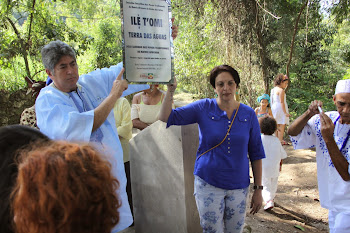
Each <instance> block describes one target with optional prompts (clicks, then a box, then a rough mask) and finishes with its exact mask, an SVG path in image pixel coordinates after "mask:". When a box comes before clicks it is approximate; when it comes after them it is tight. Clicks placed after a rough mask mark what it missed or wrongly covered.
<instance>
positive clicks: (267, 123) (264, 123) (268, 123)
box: [259, 116, 277, 135]
mask: <svg viewBox="0 0 350 233" xmlns="http://www.w3.org/2000/svg"><path fill="white" fill-rule="evenodd" d="M259 124H260V130H261V133H263V134H265V135H272V134H273V133H274V132H275V131H276V129H277V122H276V120H275V118H272V117H270V116H265V117H261V118H259Z"/></svg>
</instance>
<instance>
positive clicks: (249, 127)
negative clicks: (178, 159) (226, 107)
mask: <svg viewBox="0 0 350 233" xmlns="http://www.w3.org/2000/svg"><path fill="white" fill-rule="evenodd" d="M235 113H236V110H235V111H234V112H233V114H232V117H231V119H228V117H227V114H226V112H225V111H222V110H221V109H220V108H219V106H218V104H217V102H216V99H202V100H198V101H196V102H193V103H191V104H188V105H186V106H184V107H180V108H176V109H173V110H172V112H171V114H170V116H169V119H168V122H167V127H169V126H171V125H188V124H193V123H198V128H199V147H198V150H197V159H196V163H195V167H194V174H195V175H197V176H199V177H200V178H202V179H203V180H205V181H206V182H208V183H209V184H211V185H213V186H215V187H218V188H222V189H227V190H232V189H240V188H246V187H248V185H249V183H250V179H249V160H250V161H254V160H259V159H263V158H265V153H264V148H263V145H262V142H261V137H260V127H259V122H258V119H257V117H256V115H255V112H254V110H253V109H252V108H250V107H249V106H247V105H245V104H242V103H241V104H240V107H239V110H238V113H237V116H236V119H235V121H234V122H233V125H232V128H231V130H230V133H229V135H228V136H227V138H226V140H225V141H224V142H223V143H222V144H221V145H220V146H219V147H216V148H214V149H213V150H211V151H209V152H207V153H206V154H204V155H202V156H200V157H199V155H200V154H202V153H203V152H205V151H207V150H208V149H210V148H212V147H213V146H216V145H217V144H219V143H220V142H221V141H222V140H223V139H224V137H225V135H226V133H227V130H228V129H229V127H230V124H231V121H232V119H233V117H234V115H235ZM248 154H249V156H248ZM248 159H249V160H248Z"/></svg>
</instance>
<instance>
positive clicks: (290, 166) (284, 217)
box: [245, 146, 328, 233]
mask: <svg viewBox="0 0 350 233" xmlns="http://www.w3.org/2000/svg"><path fill="white" fill-rule="evenodd" d="M284 148H285V150H286V152H287V154H288V158H286V159H285V160H284V161H283V162H284V164H283V167H282V172H281V174H280V177H279V180H278V190H277V195H276V198H275V208H273V209H272V210H270V211H264V210H263V209H262V210H260V211H259V212H258V213H257V214H256V215H251V214H248V215H247V219H246V225H247V227H246V228H247V229H245V232H250V231H249V229H251V232H254V233H267V232H273V233H277V232H281V233H282V232H283V233H285V232H315V233H316V232H317V233H320V232H328V223H327V222H328V211H327V210H326V209H323V208H322V207H321V206H320V203H319V201H318V199H319V196H318V189H317V177H316V157H315V156H316V153H315V152H314V151H312V150H293V147H292V146H284ZM252 182H253V181H252ZM295 226H296V227H298V226H301V227H302V228H303V229H304V230H305V231H302V230H300V229H298V228H296V227H295Z"/></svg>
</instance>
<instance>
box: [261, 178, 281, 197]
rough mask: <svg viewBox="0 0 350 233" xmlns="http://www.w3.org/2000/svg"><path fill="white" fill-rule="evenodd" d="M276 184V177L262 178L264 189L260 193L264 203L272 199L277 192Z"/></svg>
mask: <svg viewBox="0 0 350 233" xmlns="http://www.w3.org/2000/svg"><path fill="white" fill-rule="evenodd" d="M277 184H278V177H269V178H266V177H263V178H262V185H263V186H264V189H263V190H262V192H261V194H262V197H263V199H264V202H265V203H267V202H268V201H272V200H273V199H274V198H275V196H276V192H277Z"/></svg>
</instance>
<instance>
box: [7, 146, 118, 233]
mask: <svg viewBox="0 0 350 233" xmlns="http://www.w3.org/2000/svg"><path fill="white" fill-rule="evenodd" d="M21 156H23V160H22V159H21V160H20V162H21V163H20V165H19V168H18V177H17V183H16V185H15V188H14V191H13V194H12V195H13V206H12V207H13V213H14V216H15V229H16V232H18V233H35V232H55V233H63V232H64V233H73V232H74V233H80V232H81V233H89V232H91V233H93V232H98V233H109V232H111V230H112V228H113V227H114V226H115V225H116V224H117V223H118V221H119V212H118V208H119V207H120V206H121V203H120V201H119V197H118V195H117V189H118V187H119V182H118V180H117V179H116V178H114V176H113V175H112V172H111V164H110V163H109V162H108V161H107V160H105V159H103V156H102V155H101V154H100V153H99V152H97V150H96V149H94V148H93V147H92V146H89V145H83V144H82V145H80V144H76V143H69V142H63V141H62V142H61V141H58V142H53V143H51V144H50V146H44V147H42V148H37V149H36V150H31V151H29V152H27V153H23V154H22V155H21Z"/></svg>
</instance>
